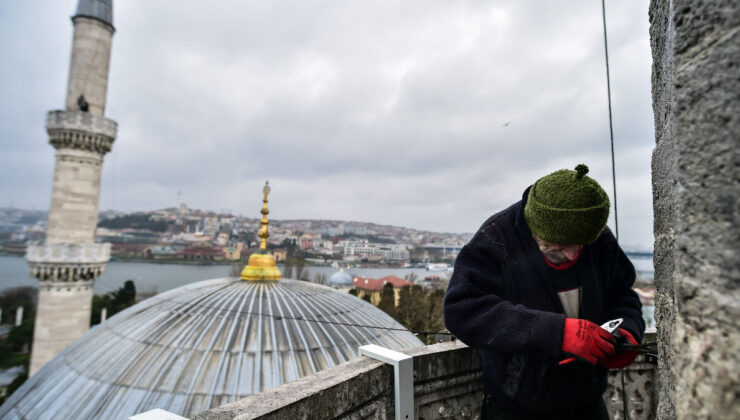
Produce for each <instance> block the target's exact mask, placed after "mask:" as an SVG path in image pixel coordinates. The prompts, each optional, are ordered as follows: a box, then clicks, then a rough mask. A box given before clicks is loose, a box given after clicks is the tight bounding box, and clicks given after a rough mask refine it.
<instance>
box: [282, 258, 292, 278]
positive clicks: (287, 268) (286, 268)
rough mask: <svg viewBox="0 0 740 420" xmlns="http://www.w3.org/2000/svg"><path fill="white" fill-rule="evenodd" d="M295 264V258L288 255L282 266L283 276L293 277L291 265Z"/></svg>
mask: <svg viewBox="0 0 740 420" xmlns="http://www.w3.org/2000/svg"><path fill="white" fill-rule="evenodd" d="M294 264H295V260H294V259H293V257H292V256H288V257H286V258H285V266H284V267H283V277H284V278H286V279H292V278H293V265H294Z"/></svg>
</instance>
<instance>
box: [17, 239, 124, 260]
mask: <svg viewBox="0 0 740 420" xmlns="http://www.w3.org/2000/svg"><path fill="white" fill-rule="evenodd" d="M26 260H28V262H40V263H105V262H108V260H110V244H107V243H106V244H97V243H92V244H85V243H58V242H45V243H41V244H32V245H29V246H28V248H27V250H26Z"/></svg>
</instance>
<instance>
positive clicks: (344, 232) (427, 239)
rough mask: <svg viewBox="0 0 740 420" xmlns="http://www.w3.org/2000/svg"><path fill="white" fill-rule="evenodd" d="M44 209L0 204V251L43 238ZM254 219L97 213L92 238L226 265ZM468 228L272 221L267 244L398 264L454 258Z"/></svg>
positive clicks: (254, 226) (124, 253) (321, 260)
mask: <svg viewBox="0 0 740 420" xmlns="http://www.w3.org/2000/svg"><path fill="white" fill-rule="evenodd" d="M46 228H47V215H46V213H45V212H40V211H28V210H22V209H11V208H0V245H1V248H0V250H1V251H2V252H4V253H10V254H22V253H23V252H25V248H26V245H27V244H28V243H31V242H37V241H41V240H43V239H44V237H45V233H46ZM258 229H259V219H256V218H249V217H244V216H238V215H233V214H226V213H216V212H212V211H204V210H198V209H190V208H188V207H187V206H185V205H181V206H179V207H176V208H166V209H161V210H155V211H150V212H136V213H123V212H113V211H107V212H101V214H100V218H99V221H98V227H97V230H96V241H98V242H108V243H111V244H112V245H111V255H112V257H113V258H116V259H119V260H127V259H131V260H151V261H166V262H183V263H202V264H210V263H228V262H234V261H240V260H244V259H246V258H248V257H249V255H250V254H251V253H253V252H255V250H256V246H257V244H258V243H259V238H258V237H257V233H258ZM469 238H470V234H468V233H440V232H430V231H422V230H417V229H412V228H406V227H399V226H389V225H380V224H375V223H369V222H357V221H341V220H272V221H271V227H270V237H269V239H268V247H269V248H270V249H271V251H273V252H274V253H275V255H276V257H277V258H278V260H284V259H286V258H288V257H290V256H294V255H300V256H303V257H305V258H306V259H307V260H308V262H309V263H313V264H331V263H333V262H334V263H338V262H347V263H367V264H387V265H404V264H419V263H429V262H432V263H433V262H448V263H451V262H453V261H454V258H455V257H456V256H457V253H458V252H459V250H460V248H461V247H462V246H463V245H464V244H465V243H466V242H467V241H468V240H469Z"/></svg>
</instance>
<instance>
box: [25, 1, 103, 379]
mask: <svg viewBox="0 0 740 420" xmlns="http://www.w3.org/2000/svg"><path fill="white" fill-rule="evenodd" d="M72 22H73V24H74V36H73V39H72V55H71V59H70V64H69V80H68V82H67V99H66V103H65V109H64V110H63V111H50V112H49V114H48V116H47V118H46V131H47V132H48V133H49V143H50V144H51V145H52V146H54V149H56V162H55V164H54V184H53V189H52V193H51V209H50V210H49V228H48V231H47V234H46V242H45V243H43V244H38V245H32V246H29V247H28V252H27V254H26V259H27V260H28V264H29V265H30V268H31V276H33V277H36V278H38V279H39V282H40V283H41V284H40V288H39V299H38V309H37V312H36V326H35V330H34V339H33V348H32V350H31V367H30V372H29V374H30V375H33V374H34V373H36V372H37V371H38V370H39V369H40V368H41V367H42V366H43V365H44V364H45V363H46V362H48V361H49V360H50V359H51V358H52V357H54V356H55V355H56V354H57V353H59V352H60V351H61V350H62V349H64V347H66V346H67V345H68V344H70V343H72V342H73V341H74V340H76V339H77V338H79V337H80V336H81V335H82V334H84V333H85V332H86V331H87V330H88V329H89V325H90V309H91V305H92V293H93V282H94V280H95V278H97V277H98V276H100V274H102V273H103V271H104V270H105V264H106V263H107V262H108V259H109V257H110V244H96V243H95V228H96V226H97V223H98V200H99V197H100V172H101V170H102V167H103V156H104V155H105V154H106V153H107V152H109V151H110V150H111V146H112V145H113V141H114V140H115V138H116V130H117V124H116V122H115V121H113V120H110V119H108V118H105V117H104V116H103V112H104V110H105V96H106V91H107V87H108V65H109V62H110V51H111V41H112V39H113V32H114V28H113V11H112V0H79V3H78V5H77V12H76V13H75V15H74V16H73V17H72Z"/></svg>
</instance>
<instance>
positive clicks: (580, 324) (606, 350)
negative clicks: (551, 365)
mask: <svg viewBox="0 0 740 420" xmlns="http://www.w3.org/2000/svg"><path fill="white" fill-rule="evenodd" d="M613 343H614V337H612V335H611V334H610V333H609V332H608V331H606V330H605V329H603V328H601V327H599V326H598V325H596V324H594V323H593V322H591V321H588V320H585V319H573V318H565V328H564V329H563V345H562V350H563V351H564V352H566V353H570V354H572V355H574V356H576V357H579V358H581V359H583V360H585V361H587V362H589V363H591V364H592V365H595V364H596V363H598V362H599V361H600V360H604V359H605V358H606V357H607V356H609V355H612V354H614V344H613ZM561 364H563V362H561Z"/></svg>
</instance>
